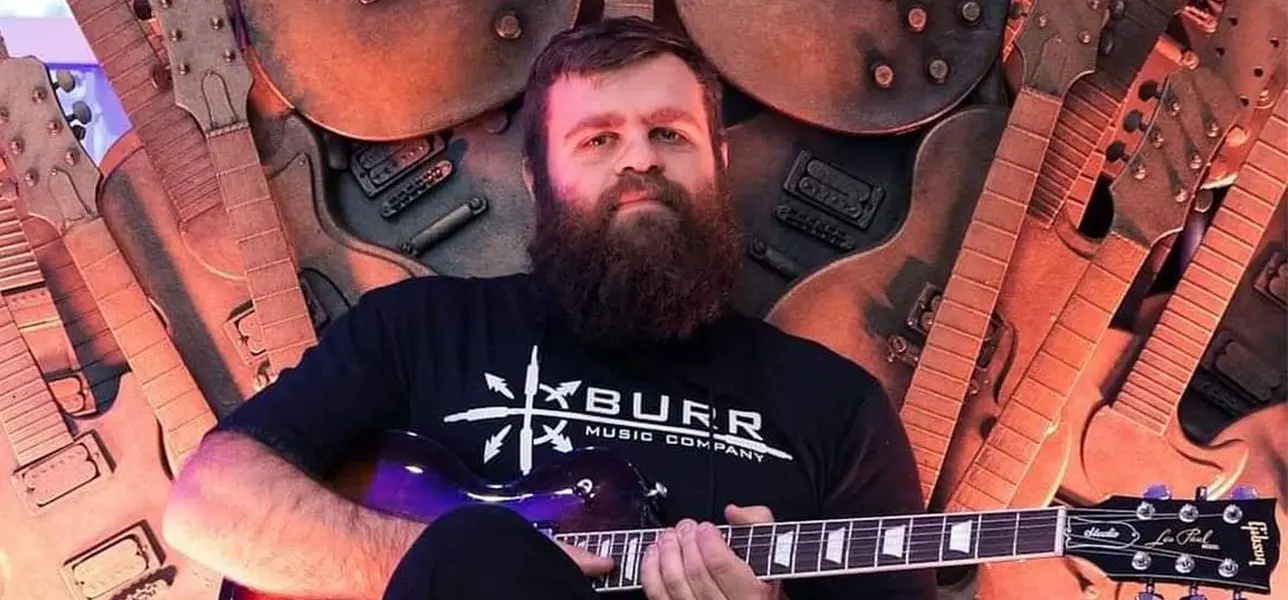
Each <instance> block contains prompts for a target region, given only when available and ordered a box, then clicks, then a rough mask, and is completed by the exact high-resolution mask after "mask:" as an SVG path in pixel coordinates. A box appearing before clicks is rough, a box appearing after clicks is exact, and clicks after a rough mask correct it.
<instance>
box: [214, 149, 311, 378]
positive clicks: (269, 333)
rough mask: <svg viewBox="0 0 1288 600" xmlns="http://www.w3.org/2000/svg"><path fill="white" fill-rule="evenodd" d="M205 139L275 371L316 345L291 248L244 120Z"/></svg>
mask: <svg viewBox="0 0 1288 600" xmlns="http://www.w3.org/2000/svg"><path fill="white" fill-rule="evenodd" d="M207 143H208V144H209V147H210V156H211V158H212V159H213V160H214V164H215V172H216V173H218V176H217V179H218V181H219V189H220V190H221V192H222V194H223V197H224V208H225V210H227V211H228V217H229V220H230V221H231V223H232V226H233V234H234V236H236V240H237V247H238V249H239V250H241V255H242V262H243V264H244V266H245V272H246V285H247V286H248V287H249V289H250V299H251V303H252V304H253V305H254V307H255V318H256V320H257V321H258V322H259V328H260V330H261V336H260V340H261V343H262V344H263V347H264V351H265V354H267V356H268V362H269V365H270V367H271V368H272V370H273V372H274V373H277V372H279V371H281V370H282V369H284V368H287V367H292V366H295V364H296V363H298V362H299V359H300V357H301V356H302V355H303V354H304V351H305V350H307V349H308V348H309V347H311V346H313V345H314V344H316V343H317V334H316V332H315V331H314V329H313V319H312V317H311V316H310V314H309V309H308V304H307V301H306V300H305V298H304V291H303V290H302V289H301V288H300V279H299V272H298V269H297V268H296V265H295V251H294V249H293V248H292V247H291V244H290V241H289V240H288V238H287V236H286V230H285V227H284V225H283V224H282V219H281V216H280V215H279V214H278V212H277V205H276V203H275V202H274V201H273V197H272V194H271V192H270V191H269V187H268V179H267V178H266V177H265V175H264V168H263V167H262V166H261V165H260V162H259V154H258V152H257V151H256V149H255V139H254V137H252V135H251V131H250V127H249V126H247V125H245V124H244V123H243V124H242V125H241V126H237V127H233V128H229V129H225V130H222V131H221V132H219V133H216V134H214V135H211V136H210V137H209V139H208V140H207Z"/></svg>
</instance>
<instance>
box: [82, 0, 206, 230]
mask: <svg viewBox="0 0 1288 600" xmlns="http://www.w3.org/2000/svg"><path fill="white" fill-rule="evenodd" d="M68 7H69V8H70V9H71V12H72V15H73V16H75V18H76V21H77V23H78V24H79V25H80V28H81V32H82V33H84V35H85V39H86V41H87V42H88V43H89V47H90V49H91V50H92V51H93V52H94V55H95V57H96V58H98V60H99V63H100V64H101V66H102V68H103V72H104V73H105V74H106V75H107V79H108V82H109V83H110V84H111V86H112V91H113V92H114V93H115V94H116V96H117V98H118V99H119V100H120V102H121V106H122V108H124V109H125V114H126V116H128V117H129V119H130V123H132V124H133V126H134V131H136V132H137V133H138V135H139V140H140V141H142V142H143V147H144V150H145V151H146V152H147V154H148V159H149V160H150V161H151V162H152V164H153V165H154V166H155V167H156V173H157V177H158V178H159V179H160V181H161V185H162V187H164V188H165V191H166V195H167V196H168V197H169V198H170V202H171V204H172V205H173V206H174V209H175V216H176V217H177V219H178V222H179V224H180V227H181V228H183V226H184V224H186V223H188V222H189V221H192V220H193V219H195V218H196V217H197V216H199V215H201V214H203V213H205V212H206V211H208V210H211V209H213V208H217V207H218V206H219V186H218V184H217V183H216V182H215V169H214V166H213V165H212V164H211V162H210V155H209V152H208V151H207V150H206V144H205V138H204V137H203V136H202V135H201V130H200V129H198V128H197V124H196V123H195V122H194V121H193V120H192V117H191V116H190V115H189V114H188V113H187V112H185V111H184V110H183V109H182V108H179V107H178V106H175V102H174V94H173V92H172V91H171V88H170V86H169V85H168V84H167V83H166V82H167V81H168V77H169V73H170V72H169V70H167V69H166V68H165V65H163V64H162V62H161V60H160V59H158V57H157V54H156V51H155V49H154V48H153V46H152V44H151V43H149V42H148V39H147V37H146V36H145V35H144V30H143V26H142V24H141V23H139V21H138V19H137V18H136V17H135V15H134V13H133V12H132V11H131V10H130V4H129V3H128V2H123V1H121V0H68ZM159 84H160V85H159Z"/></svg>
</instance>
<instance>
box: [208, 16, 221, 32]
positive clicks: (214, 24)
mask: <svg viewBox="0 0 1288 600" xmlns="http://www.w3.org/2000/svg"><path fill="white" fill-rule="evenodd" d="M210 28H211V29H214V30H215V31H219V30H220V29H223V28H224V18H223V17H211V18H210Z"/></svg>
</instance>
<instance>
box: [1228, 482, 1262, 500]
mask: <svg viewBox="0 0 1288 600" xmlns="http://www.w3.org/2000/svg"><path fill="white" fill-rule="evenodd" d="M1230 499H1232V500H1256V499H1257V488H1255V487H1252V486H1250V485H1240V486H1237V487H1235V488H1234V491H1232V492H1230Z"/></svg>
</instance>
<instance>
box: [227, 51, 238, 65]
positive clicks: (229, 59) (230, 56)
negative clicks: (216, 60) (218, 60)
mask: <svg viewBox="0 0 1288 600" xmlns="http://www.w3.org/2000/svg"><path fill="white" fill-rule="evenodd" d="M235 58H237V53H236V52H234V51H233V50H224V62H233V59H235Z"/></svg>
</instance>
